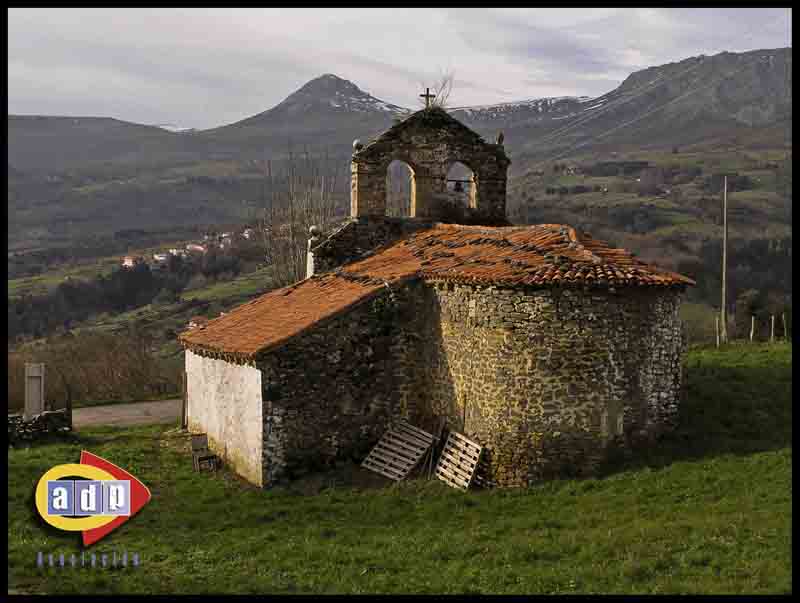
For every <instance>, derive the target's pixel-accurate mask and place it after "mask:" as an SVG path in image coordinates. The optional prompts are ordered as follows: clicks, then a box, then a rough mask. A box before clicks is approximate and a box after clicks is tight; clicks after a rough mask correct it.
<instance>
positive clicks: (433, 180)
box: [351, 109, 510, 225]
mask: <svg viewBox="0 0 800 603" xmlns="http://www.w3.org/2000/svg"><path fill="white" fill-rule="evenodd" d="M394 160H401V161H404V162H405V163H406V164H408V166H409V167H410V168H411V169H412V170H413V172H414V183H415V184H414V186H415V193H414V194H413V195H412V204H413V206H412V208H411V216H412V217H418V218H431V219H442V218H445V217H447V216H446V215H444V214H443V213H442V212H445V214H447V212H448V211H449V208H447V207H446V206H445V205H444V204H442V203H441V200H442V199H445V198H446V197H447V194H446V193H447V184H446V180H447V172H448V170H449V169H450V167H451V166H452V165H453V164H454V163H456V162H460V163H463V164H464V165H466V166H467V167H469V168H470V169H471V170H472V171H473V174H474V176H475V186H476V191H475V207H474V208H472V211H466V210H465V213H466V214H469V215H470V217H471V218H472V219H475V220H483V221H484V222H485V223H486V224H487V225H488V224H490V223H494V222H497V223H505V219H506V172H507V169H508V165H509V163H510V162H509V160H508V157H507V156H506V155H505V151H504V150H503V147H502V145H499V144H491V143H487V142H486V141H484V140H483V139H482V138H481V137H480V136H479V135H478V134H477V133H475V132H473V131H472V130H470V129H469V128H467V127H466V126H464V125H463V124H461V123H460V122H458V121H457V120H455V119H453V118H452V117H450V116H449V115H448V114H447V113H446V112H445V111H443V110H441V109H431V110H423V111H419V112H417V113H415V114H413V115H412V116H411V117H409V118H408V119H406V120H405V121H403V122H402V123H400V124H398V125H396V126H394V127H392V128H391V129H389V130H388V131H387V132H385V133H384V134H382V135H381V136H380V137H378V139H376V140H375V141H374V142H373V143H371V144H370V145H368V146H366V147H365V148H364V149H363V150H358V151H357V152H356V153H354V154H353V159H352V163H351V215H352V216H382V215H385V214H386V173H387V169H388V167H389V164H390V163H391V162H392V161H394ZM493 221H494V222H493Z"/></svg>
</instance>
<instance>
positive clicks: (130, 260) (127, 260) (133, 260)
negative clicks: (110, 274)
mask: <svg viewBox="0 0 800 603" xmlns="http://www.w3.org/2000/svg"><path fill="white" fill-rule="evenodd" d="M141 262H142V258H140V257H138V256H135V255H126V256H125V257H124V258H122V267H123V268H133V267H134V266H136V264H140V263H141Z"/></svg>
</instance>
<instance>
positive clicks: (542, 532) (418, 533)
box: [8, 344, 792, 594]
mask: <svg viewBox="0 0 800 603" xmlns="http://www.w3.org/2000/svg"><path fill="white" fill-rule="evenodd" d="M791 360H792V356H791V347H790V346H788V345H786V344H775V345H754V346H748V345H732V346H730V347H728V348H725V349H723V350H720V351H718V350H715V349H694V350H693V351H691V352H690V353H689V355H688V357H687V360H686V362H687V369H688V386H687V389H688V391H687V401H686V403H685V404H684V406H683V408H682V416H681V424H680V427H679V429H678V430H677V432H676V433H675V434H674V436H671V437H670V438H669V439H668V440H666V441H663V442H661V443H660V444H659V445H658V447H657V448H656V449H653V450H652V451H651V452H650V453H648V454H647V455H645V456H643V457H638V458H636V459H635V460H632V461H629V462H627V463H626V464H625V465H618V466H616V467H613V468H609V469H608V471H607V472H606V473H605V475H604V476H603V477H600V478H598V479H587V480H564V481H553V482H549V483H544V484H541V485H539V486H537V487H534V488H530V489H527V490H494V491H476V492H469V493H461V492H457V491H454V490H452V489H449V488H447V487H446V486H444V485H442V484H441V483H439V482H426V481H423V480H415V481H410V482H407V483H403V484H399V485H385V486H383V487H360V488H356V487H353V486H347V485H341V484H340V485H337V484H336V482H335V481H334V479H335V478H336V477H337V476H339V477H341V475H343V473H342V470H340V471H339V472H337V473H332V474H327V475H323V476H317V477H316V478H315V479H316V481H315V482H311V481H309V482H307V483H305V485H303V484H297V485H295V486H293V487H291V488H276V489H273V490H269V491H262V490H259V489H256V488H252V487H249V486H247V485H245V484H243V483H242V482H240V481H239V480H237V479H236V478H234V477H233V476H231V475H230V474H228V473H226V472H225V471H221V472H219V473H217V474H213V475H212V474H195V473H193V472H192V470H191V461H190V458H189V456H188V454H187V452H186V438H185V436H183V435H181V434H180V433H179V432H177V431H176V430H174V429H172V428H170V426H162V427H141V428H135V429H133V428H132V429H127V430H115V429H111V428H106V429H94V430H91V431H85V432H81V433H80V434H77V435H76V436H74V437H75V439H74V440H72V441H66V442H61V443H51V444H47V445H41V446H39V447H36V448H30V449H20V450H10V451H9V456H8V469H9V478H8V509H9V519H8V555H9V578H10V583H11V584H12V586H13V588H15V589H17V590H18V591H22V592H52V593H82V594H83V593H98V594H99V593H102V594H106V593H120V592H132V593H790V592H791V590H792V563H791V522H792V478H791V469H792V449H791V438H792V400H791ZM82 449H86V450H89V451H91V452H94V453H96V454H99V455H100V456H102V457H105V458H108V459H109V460H111V461H112V462H114V463H117V464H119V465H120V466H122V467H124V468H126V469H128V470H130V471H131V472H132V473H133V474H134V475H136V476H137V477H139V478H140V479H141V480H142V481H143V482H144V483H145V484H146V485H148V487H149V488H150V490H151V492H152V494H153V499H152V501H151V502H150V504H149V505H148V506H147V507H145V508H144V509H143V510H142V512H141V513H140V514H139V515H137V516H136V517H135V518H133V519H132V520H131V521H130V522H129V523H128V524H126V525H124V526H123V527H121V528H120V529H119V530H117V531H116V532H114V533H113V534H111V535H110V536H109V537H107V538H106V539H104V540H102V541H101V542H100V543H98V544H97V545H96V546H95V547H94V549H95V552H98V553H104V552H108V553H110V552H111V551H112V550H115V549H116V550H118V551H121V550H128V551H132V552H138V553H140V555H141V558H142V561H141V567H140V568H138V569H136V570H134V569H130V568H129V569H124V570H123V569H118V570H101V569H81V568H76V569H71V568H65V569H63V570H60V569H56V568H54V569H50V568H47V569H44V570H39V569H37V568H36V566H35V558H36V552H37V551H43V552H45V553H48V552H53V553H60V552H64V553H67V554H69V553H72V552H78V551H79V546H78V537H77V536H76V535H73V534H69V533H65V532H59V531H56V530H54V529H51V528H49V526H46V525H45V524H43V522H41V521H40V520H39V519H38V517H37V516H36V515H35V512H34V509H33V502H32V493H33V488H34V486H35V484H36V481H37V480H38V479H39V477H40V476H41V475H42V474H43V473H44V472H45V471H46V470H47V469H49V468H50V467H52V466H53V465H56V464H61V463H69V462H76V461H77V459H78V456H79V453H80V451H81V450H82Z"/></svg>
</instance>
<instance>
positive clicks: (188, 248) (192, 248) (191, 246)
mask: <svg viewBox="0 0 800 603" xmlns="http://www.w3.org/2000/svg"><path fill="white" fill-rule="evenodd" d="M186 251H194V252H197V253H205V252H206V251H207V248H206V246H205V245H198V244H197V243H189V244H188V245H187V246H186Z"/></svg>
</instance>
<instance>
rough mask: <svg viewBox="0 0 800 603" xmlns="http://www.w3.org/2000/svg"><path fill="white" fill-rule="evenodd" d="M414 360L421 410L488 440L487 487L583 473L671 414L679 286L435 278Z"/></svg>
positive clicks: (669, 422)
mask: <svg viewBox="0 0 800 603" xmlns="http://www.w3.org/2000/svg"><path fill="white" fill-rule="evenodd" d="M433 291H434V300H433V306H434V307H435V312H436V313H437V314H438V323H439V324H438V326H436V325H435V324H434V325H433V326H434V327H436V328H433V329H428V330H427V331H425V332H424V333H425V335H426V337H427V341H426V345H424V346H423V350H424V354H423V356H422V357H421V358H420V371H421V372H423V373H424V377H422V381H423V382H427V385H423V389H424V390H425V391H426V392H427V399H428V400H429V402H428V405H429V408H428V410H426V411H425V414H427V415H428V417H427V418H426V417H420V419H419V420H420V421H421V422H423V423H425V422H429V421H430V420H432V418H433V417H435V416H436V415H439V414H441V415H444V416H446V417H447V420H448V427H449V428H450V429H456V430H458V431H461V432H463V433H464V434H465V435H467V437H470V438H473V439H475V440H476V441H478V442H480V443H482V444H483V445H484V446H486V448H487V458H486V460H487V463H486V467H487V470H486V471H487V475H485V479H486V481H487V483H489V484H496V485H502V486H526V485H529V484H531V483H533V482H535V481H538V480H541V479H547V478H550V477H556V476H564V475H581V474H591V473H592V472H593V471H594V470H595V469H596V468H597V467H598V466H599V465H600V464H601V463H602V462H603V461H604V460H605V458H606V457H607V454H608V452H609V450H610V448H611V447H617V446H620V447H622V448H627V447H629V446H631V445H632V444H633V443H634V442H635V441H636V440H637V439H638V438H652V437H655V436H657V435H658V434H659V433H660V432H662V431H663V430H666V429H670V428H671V427H672V426H673V425H674V424H675V421H676V418H677V412H678V406H677V404H678V399H679V395H680V389H681V376H682V371H681V355H682V352H683V350H684V342H683V340H682V336H681V322H680V318H679V316H678V306H679V293H677V292H676V291H668V290H656V289H646V290H638V289H629V290H619V291H618V292H617V293H610V292H607V291H605V290H592V291H583V290H562V291H559V290H557V289H546V290H527V291H526V290H519V289H517V290H514V289H500V288H495V287H477V286H471V285H453V284H436V285H435V286H434V288H433Z"/></svg>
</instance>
